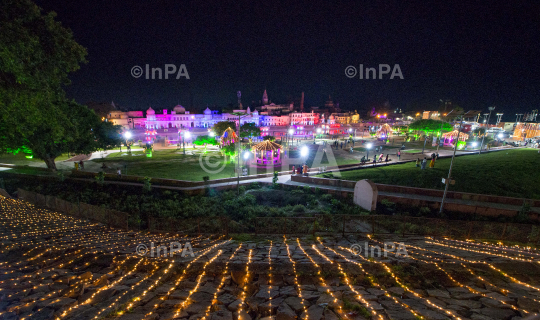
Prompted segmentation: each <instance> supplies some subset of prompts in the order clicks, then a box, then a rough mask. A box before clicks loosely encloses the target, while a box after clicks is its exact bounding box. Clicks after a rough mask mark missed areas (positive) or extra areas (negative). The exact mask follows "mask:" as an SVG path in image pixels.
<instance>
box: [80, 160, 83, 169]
mask: <svg viewBox="0 0 540 320" xmlns="http://www.w3.org/2000/svg"><path fill="white" fill-rule="evenodd" d="M79 167H81V170H84V162H83V161H82V160H81V161H80V162H79Z"/></svg>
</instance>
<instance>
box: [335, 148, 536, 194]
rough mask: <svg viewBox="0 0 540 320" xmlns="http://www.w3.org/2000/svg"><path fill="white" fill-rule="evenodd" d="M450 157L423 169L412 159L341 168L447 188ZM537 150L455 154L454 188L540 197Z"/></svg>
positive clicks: (378, 179) (348, 175) (352, 175)
mask: <svg viewBox="0 0 540 320" xmlns="http://www.w3.org/2000/svg"><path fill="white" fill-rule="evenodd" d="M450 160H451V159H450V158H447V159H439V160H437V162H436V164H435V168H433V169H431V168H429V167H428V168H426V170H420V168H419V167H415V164H414V163H413V162H410V163H404V164H397V165H391V166H385V167H375V168H365V169H358V170H352V171H344V172H341V175H342V179H344V180H352V181H358V180H361V179H370V180H372V181H374V182H375V183H382V184H393V185H401V186H409V187H418V188H430V189H444V185H443V184H442V182H441V178H443V177H446V176H447V175H448V169H449V167H450ZM539 166H540V156H539V155H538V151H537V150H533V149H515V150H503V151H497V152H491V153H487V154H482V155H477V154H476V155H467V156H460V157H456V159H455V161H454V167H453V169H452V175H453V178H454V179H455V180H456V184H455V185H453V186H450V190H452V191H461V192H470V193H481V194H492V195H499V196H508V197H518V198H530V199H540V189H539V188H538V182H539V180H538V175H537V174H536V171H537V170H538V167H539Z"/></svg>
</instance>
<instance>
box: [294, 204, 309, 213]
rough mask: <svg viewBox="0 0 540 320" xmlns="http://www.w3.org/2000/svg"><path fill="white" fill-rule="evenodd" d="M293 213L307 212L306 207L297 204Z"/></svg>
mask: <svg viewBox="0 0 540 320" xmlns="http://www.w3.org/2000/svg"><path fill="white" fill-rule="evenodd" d="M292 211H293V212H306V207H304V206H303V205H301V204H297V205H295V206H294V207H293V210H292Z"/></svg>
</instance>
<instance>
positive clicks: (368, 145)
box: [366, 143, 373, 160]
mask: <svg viewBox="0 0 540 320" xmlns="http://www.w3.org/2000/svg"><path fill="white" fill-rule="evenodd" d="M371 147H373V144H372V143H368V144H366V150H367V153H366V160H369V149H371Z"/></svg>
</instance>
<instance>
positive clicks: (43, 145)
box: [21, 101, 121, 170]
mask: <svg viewBox="0 0 540 320" xmlns="http://www.w3.org/2000/svg"><path fill="white" fill-rule="evenodd" d="M56 106H57V107H58V109H59V113H58V114H57V116H56V117H55V118H54V119H48V120H47V121H46V122H42V123H38V124H36V127H35V128H33V130H32V131H30V132H29V133H27V134H25V135H24V141H23V144H22V145H21V146H25V147H27V148H28V149H30V150H31V152H32V155H33V156H34V157H35V158H38V159H41V160H43V161H45V164H47V168H49V169H52V170H56V164H55V162H54V159H56V158H57V157H58V156H60V155H61V154H63V153H66V152H73V153H80V154H88V153H92V152H94V151H96V150H99V149H108V148H113V147H116V146H118V145H120V143H121V135H120V130H121V127H120V126H115V125H113V124H112V123H110V122H102V121H100V119H99V118H98V117H97V116H96V114H95V113H94V112H93V111H92V110H89V109H88V108H87V107H86V106H82V105H79V104H77V103H76V102H74V101H59V102H58V103H57V105H56Z"/></svg>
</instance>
